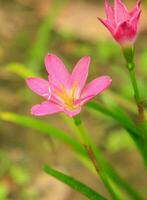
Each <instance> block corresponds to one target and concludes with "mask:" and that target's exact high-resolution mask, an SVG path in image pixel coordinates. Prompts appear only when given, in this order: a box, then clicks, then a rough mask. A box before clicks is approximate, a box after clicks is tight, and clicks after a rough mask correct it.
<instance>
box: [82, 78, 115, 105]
mask: <svg viewBox="0 0 147 200" xmlns="http://www.w3.org/2000/svg"><path fill="white" fill-rule="evenodd" d="M111 82H112V80H111V78H110V77H109V76H100V77H98V78H96V79H94V80H93V81H91V82H90V83H89V84H88V85H87V86H86V87H85V88H84V90H83V91H82V95H81V98H80V99H81V100H83V101H84V103H85V102H86V101H85V98H87V101H89V100H90V99H91V98H93V97H94V96H96V95H97V94H99V93H101V92H103V91H104V90H105V89H107V88H108V87H109V86H110V84H111ZM88 97H89V98H88Z"/></svg>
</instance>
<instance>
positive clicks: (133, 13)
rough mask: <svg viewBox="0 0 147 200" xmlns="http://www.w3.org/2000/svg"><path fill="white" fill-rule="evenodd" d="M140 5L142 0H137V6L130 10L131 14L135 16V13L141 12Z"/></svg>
mask: <svg viewBox="0 0 147 200" xmlns="http://www.w3.org/2000/svg"><path fill="white" fill-rule="evenodd" d="M140 5H141V0H138V1H137V4H136V6H135V7H134V8H133V10H132V11H131V12H130V16H131V17H133V16H134V15H135V13H136V12H140V11H141V9H140Z"/></svg>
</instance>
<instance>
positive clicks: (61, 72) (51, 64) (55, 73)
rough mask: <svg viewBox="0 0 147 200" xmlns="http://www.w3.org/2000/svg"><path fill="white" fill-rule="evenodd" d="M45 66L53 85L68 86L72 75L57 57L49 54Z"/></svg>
mask: <svg viewBox="0 0 147 200" xmlns="http://www.w3.org/2000/svg"><path fill="white" fill-rule="evenodd" d="M45 66H46V69H47V72H48V73H49V78H50V81H51V82H52V84H53V85H56V86H59V85H61V84H62V85H64V86H66V85H67V84H68V81H69V76H70V75H69V73H68V71H67V69H66V67H65V65H64V64H63V62H62V61H61V60H60V59H59V58H58V57H57V56H56V55H54V54H48V55H47V56H46V57H45Z"/></svg>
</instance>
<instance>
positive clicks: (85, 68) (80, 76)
mask: <svg viewBox="0 0 147 200" xmlns="http://www.w3.org/2000/svg"><path fill="white" fill-rule="evenodd" d="M89 64H90V57H89V56H85V57H83V58H82V59H81V60H80V61H79V62H78V63H77V64H76V66H75V68H74V70H73V72H72V75H71V87H73V85H74V84H75V83H77V89H76V91H75V95H76V97H79V95H80V93H81V91H82V89H83V87H84V85H85V82H86V80H87V76H88V72H89Z"/></svg>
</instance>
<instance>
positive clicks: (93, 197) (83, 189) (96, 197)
mask: <svg viewBox="0 0 147 200" xmlns="http://www.w3.org/2000/svg"><path fill="white" fill-rule="evenodd" d="M43 169H44V171H45V172H46V173H47V174H49V175H51V176H53V177H55V178H56V179H58V180H60V181H61V182H63V183H65V184H66V185H68V186H69V187H71V188H72V189H74V190H76V191H78V192H80V193H81V194H83V195H84V196H86V197H87V198H88V199H90V200H106V198H105V197H103V196H101V195H100V194H98V193H97V192H95V191H94V190H93V189H91V188H90V187H88V186H86V185H85V184H83V183H81V182H79V181H77V180H76V179H74V178H72V177H70V176H67V175H65V174H63V173H62V172H59V171H57V170H55V169H53V168H51V167H49V166H47V165H45V166H44V168H43Z"/></svg>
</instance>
